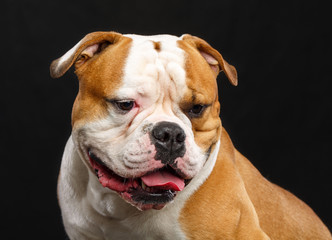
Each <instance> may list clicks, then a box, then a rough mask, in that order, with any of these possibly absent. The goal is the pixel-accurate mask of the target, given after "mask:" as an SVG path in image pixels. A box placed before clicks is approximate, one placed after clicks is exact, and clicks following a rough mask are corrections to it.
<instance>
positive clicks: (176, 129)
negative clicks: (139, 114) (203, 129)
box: [151, 122, 186, 164]
mask: <svg viewBox="0 0 332 240" xmlns="http://www.w3.org/2000/svg"><path fill="white" fill-rule="evenodd" d="M185 139H186V134H185V133H184V131H183V129H182V128H181V127H180V126H179V125H178V124H176V123H172V122H159V123H157V124H156V125H155V126H154V128H153V129H152V132H151V140H152V142H153V143H154V145H155V147H156V151H157V154H156V156H155V159H156V160H161V162H162V163H164V164H167V163H171V162H173V161H174V160H175V159H176V158H177V157H183V155H184V153H185V151H186V149H185V142H184V141H185Z"/></svg>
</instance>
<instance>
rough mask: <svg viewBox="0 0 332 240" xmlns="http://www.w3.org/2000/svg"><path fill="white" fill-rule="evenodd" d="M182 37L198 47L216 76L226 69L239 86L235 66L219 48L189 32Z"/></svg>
mask: <svg viewBox="0 0 332 240" xmlns="http://www.w3.org/2000/svg"><path fill="white" fill-rule="evenodd" d="M182 39H183V40H184V41H188V42H190V43H191V44H192V45H194V46H195V47H196V48H197V50H198V51H199V52H200V54H201V55H202V57H204V58H205V60H206V61H207V63H208V64H209V65H210V67H211V69H212V70H213V71H214V72H215V74H216V76H217V75H218V74H219V72H220V71H224V73H225V75H226V77H227V78H228V80H229V81H230V83H231V84H232V85H234V86H237V84H238V80H237V72H236V69H235V67H233V66H232V65H230V64H228V63H227V62H226V61H225V60H224V59H223V57H222V56H221V54H220V53H219V52H218V51H217V50H215V49H214V48H212V47H211V46H210V45H209V44H208V43H207V42H206V41H204V40H203V39H201V38H198V37H195V36H191V35H189V34H185V35H183V36H182Z"/></svg>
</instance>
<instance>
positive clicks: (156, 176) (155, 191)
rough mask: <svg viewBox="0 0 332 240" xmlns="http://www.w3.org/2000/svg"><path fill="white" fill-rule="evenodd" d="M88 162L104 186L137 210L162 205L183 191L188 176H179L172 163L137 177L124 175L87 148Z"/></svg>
mask: <svg viewBox="0 0 332 240" xmlns="http://www.w3.org/2000/svg"><path fill="white" fill-rule="evenodd" d="M88 156H89V160H90V164H91V166H92V168H93V170H94V171H95V173H96V176H97V178H98V180H99V182H100V183H101V184H102V186H103V187H107V188H109V189H111V190H114V191H116V192H117V193H118V194H120V196H121V197H122V198H123V199H124V200H126V201H127V202H129V203H130V204H132V205H134V206H135V207H137V208H138V209H140V210H148V209H152V208H153V209H158V210H159V209H162V208H163V207H164V206H165V205H166V204H167V203H169V202H171V201H172V200H173V199H174V197H175V196H176V194H177V192H178V191H182V190H183V189H184V187H185V186H186V185H187V184H188V183H189V181H190V180H185V179H183V178H182V177H180V176H179V175H178V174H177V173H176V172H175V171H174V170H173V169H172V168H171V167H164V168H161V169H157V170H155V171H153V172H150V173H148V174H146V175H144V176H141V177H137V178H123V177H121V176H119V175H117V174H115V173H114V172H113V171H112V170H111V169H109V168H108V167H107V166H106V165H105V164H104V163H103V161H102V160H101V159H100V158H98V157H97V156H96V155H95V154H93V153H92V152H91V151H88Z"/></svg>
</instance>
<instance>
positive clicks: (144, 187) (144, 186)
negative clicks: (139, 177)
mask: <svg viewBox="0 0 332 240" xmlns="http://www.w3.org/2000/svg"><path fill="white" fill-rule="evenodd" d="M142 189H143V190H145V189H146V185H145V183H144V182H143V181H142Z"/></svg>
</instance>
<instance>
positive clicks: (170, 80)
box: [51, 32, 237, 210]
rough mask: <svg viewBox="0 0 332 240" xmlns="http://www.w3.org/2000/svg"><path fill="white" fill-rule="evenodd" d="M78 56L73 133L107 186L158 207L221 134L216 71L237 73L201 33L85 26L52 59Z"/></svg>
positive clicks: (57, 70) (71, 60) (60, 69)
mask: <svg viewBox="0 0 332 240" xmlns="http://www.w3.org/2000/svg"><path fill="white" fill-rule="evenodd" d="M72 64H75V68H76V71H75V73H76V75H77V76H78V79H79V92H78V95H77V97H76V100H75V103H74V106H73V112H72V125H73V139H74V142H75V145H76V147H77V150H78V151H79V154H80V155H81V157H82V159H83V161H84V162H85V164H86V165H87V166H88V168H89V169H90V170H91V171H92V172H95V175H96V177H97V178H98V179H99V181H100V183H101V184H102V185H103V186H104V187H108V188H110V189H112V190H114V191H116V192H117V193H119V194H120V195H121V196H122V197H123V198H124V199H125V200H126V201H128V202H129V203H131V204H132V205H134V206H136V207H138V208H139V209H141V210H146V209H151V208H154V209H161V208H162V207H163V206H165V204H166V203H167V202H170V201H172V200H173V198H174V197H175V195H176V193H177V192H178V191H181V190H183V189H184V188H185V186H186V184H188V182H189V181H190V180H191V179H192V178H194V177H195V176H196V175H197V174H198V173H199V171H200V170H201V168H202V166H203V165H204V164H205V162H206V161H207V159H208V157H209V154H210V152H211V149H213V148H214V146H215V144H216V143H217V141H218V139H219V137H220V134H221V121H220V119H219V109H220V106H219V102H218V90H217V84H216V76H217V75H218V73H219V71H221V70H222V71H224V73H225V74H226V76H227V77H228V79H229V80H230V82H231V83H232V84H233V85H237V74H236V70H235V68H234V67H233V66H231V65H229V64H228V63H227V62H226V61H225V60H224V59H223V58H222V56H221V55H220V54H219V53H218V52H217V51H216V50H215V49H213V48H212V47H211V46H210V45H209V44H208V43H206V42H205V41H204V40H202V39H200V38H197V37H194V36H191V35H183V36H182V37H180V38H178V37H175V36H170V35H157V36H137V35H121V34H119V33H115V32H95V33H91V34H88V35H87V36H86V37H84V38H83V39H82V40H81V41H80V42H79V43H77V44H76V45H75V46H74V47H73V48H72V49H71V50H69V51H68V52H67V53H66V54H65V55H63V56H62V57H61V58H59V59H57V60H55V61H53V62H52V64H51V76H52V77H55V78H57V77H60V76H62V75H63V74H64V73H65V72H66V71H67V70H68V69H69V68H70V66H71V65H72Z"/></svg>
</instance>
